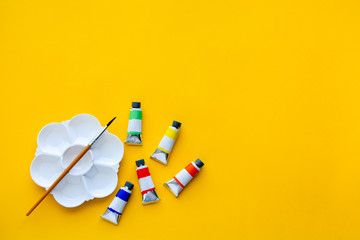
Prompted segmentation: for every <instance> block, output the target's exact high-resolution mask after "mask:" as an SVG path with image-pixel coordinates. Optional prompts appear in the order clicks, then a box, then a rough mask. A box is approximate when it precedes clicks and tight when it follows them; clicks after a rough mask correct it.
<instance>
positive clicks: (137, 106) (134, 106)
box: [132, 102, 141, 108]
mask: <svg viewBox="0 0 360 240" xmlns="http://www.w3.org/2000/svg"><path fill="white" fill-rule="evenodd" d="M132 107H133V108H140V107H141V102H132Z"/></svg>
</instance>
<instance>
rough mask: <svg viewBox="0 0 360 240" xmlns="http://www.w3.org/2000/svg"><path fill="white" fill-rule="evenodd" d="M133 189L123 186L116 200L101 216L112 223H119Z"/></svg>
mask: <svg viewBox="0 0 360 240" xmlns="http://www.w3.org/2000/svg"><path fill="white" fill-rule="evenodd" d="M131 193H132V192H131V190H129V189H128V187H121V188H120V190H119V191H118V193H117V194H116V196H115V198H114V200H113V201H112V202H111V203H110V206H109V207H108V208H107V210H106V211H105V213H104V214H103V215H101V217H102V218H103V219H105V220H107V221H109V222H111V223H114V224H116V225H117V224H119V219H120V216H121V214H122V212H123V210H124V208H125V206H126V204H127V202H128V200H129V198H130V195H131Z"/></svg>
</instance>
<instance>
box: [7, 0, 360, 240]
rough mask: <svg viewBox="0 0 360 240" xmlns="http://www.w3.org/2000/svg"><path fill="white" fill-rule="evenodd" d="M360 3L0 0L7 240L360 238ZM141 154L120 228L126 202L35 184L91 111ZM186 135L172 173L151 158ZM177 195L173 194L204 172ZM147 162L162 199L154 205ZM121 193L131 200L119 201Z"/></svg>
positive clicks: (129, 174)
mask: <svg viewBox="0 0 360 240" xmlns="http://www.w3.org/2000/svg"><path fill="white" fill-rule="evenodd" d="M359 10H360V5H359V1H356V0H353V1H346V0H345V1H313V0H311V1H310V0H309V1H303V0H301V1H280V0H279V1H276V0H275V1H260V0H255V1H250V0H249V1H236V0H233V1H226V0H224V1H209V0H206V1H186V0H185V1H172V0H167V1H14V0H2V1H0V80H1V85H0V102H1V103H0V104H1V127H2V128H1V129H2V130H1V140H0V141H1V142H0V144H1V160H0V161H1V166H0V169H1V170H0V171H1V174H0V183H1V188H0V189H1V204H0V205H1V220H0V238H1V239H25V238H28V239H49V238H52V239H99V238H101V239H291V240H293V239H359V238H360V228H359V223H360V174H359V173H360V161H359V159H360V151H359V144H360V140H359V139H360V108H359V106H360V81H359V77H360V70H359V64H360V57H359V56H360V44H359V43H360V31H359V30H360V29H359V26H360V25H359V24H360V11H359ZM137 100H138V101H141V102H142V106H143V111H144V115H143V119H144V121H143V137H144V146H143V147H129V146H126V147H125V156H124V158H123V160H122V162H121V166H120V170H119V185H118V188H119V187H120V185H123V184H124V182H125V181H126V180H130V181H132V182H134V183H135V189H134V193H133V196H132V197H131V199H130V201H129V203H128V206H127V207H126V209H125V212H124V215H123V217H122V218H121V222H120V225H119V226H113V225H111V224H109V223H107V222H105V221H103V220H102V219H100V217H99V216H100V214H102V213H103V212H104V210H105V209H106V208H107V206H108V205H109V204H110V202H111V201H112V199H113V197H114V195H115V192H114V193H113V194H112V195H110V196H109V197H106V198H104V199H95V200H92V201H90V202H86V203H84V204H83V205H82V206H80V207H78V208H74V209H66V208H64V207H62V206H60V205H59V204H57V202H56V201H55V200H54V198H53V197H52V196H50V197H48V198H47V199H46V200H45V201H44V202H43V203H42V204H41V205H40V206H39V207H38V208H37V209H36V210H35V212H33V214H32V215H31V216H30V217H25V213H26V212H27V210H28V209H29V208H30V207H31V206H32V204H33V203H34V202H35V201H36V200H37V199H38V198H39V197H40V196H41V195H42V194H43V193H44V189H43V188H41V187H39V186H37V185H36V184H35V183H34V182H33V181H32V179H31V177H30V173H29V169H30V164H31V161H32V160H33V158H34V154H35V149H36V146H37V144H36V138H37V134H38V132H39V131H40V129H41V128H42V127H43V126H44V125H46V124H48V123H51V122H61V121H64V120H67V119H70V118H72V117H73V116H75V115H77V114H80V113H89V114H92V115H94V116H96V117H97V118H98V119H99V120H100V121H101V123H103V124H105V123H106V122H107V121H109V119H111V118H112V117H113V116H117V117H118V118H117V120H116V122H114V124H113V125H112V126H111V129H110V132H111V133H114V134H116V135H117V136H118V137H119V138H120V139H121V140H123V141H124V140H125V136H126V130H127V124H128V115H129V109H130V105H131V101H137ZM172 120H178V121H180V122H182V123H183V126H182V128H181V134H180V136H179V138H178V142H177V143H176V145H175V148H174V151H173V154H172V156H171V159H170V161H169V165H168V166H166V167H164V166H162V165H160V164H158V163H156V162H154V161H152V160H150V159H149V156H150V154H151V153H152V152H153V151H154V150H155V148H156V146H157V144H158V143H159V141H160V139H161V137H162V136H163V134H164V133H165V130H166V128H167V127H168V126H169V124H171V122H172ZM197 157H200V158H201V159H202V160H203V161H204V162H205V166H204V167H203V169H202V171H201V172H200V174H199V175H198V176H197V177H196V179H194V181H193V182H192V183H191V184H190V185H189V186H188V187H187V189H185V190H184V192H183V193H182V194H181V195H180V197H179V198H178V199H176V198H174V197H173V196H172V195H171V194H170V193H169V192H168V190H166V189H165V188H164V187H163V186H162V183H163V182H164V181H167V180H169V179H170V178H171V177H172V176H173V175H174V174H175V173H177V172H178V171H179V170H180V169H182V168H183V167H185V165H186V164H188V163H189V162H190V161H192V160H195V159H196V158H197ZM139 158H145V160H146V162H147V163H148V165H149V167H150V171H151V173H152V176H153V180H154V183H155V185H156V187H157V191H158V194H159V196H160V197H161V199H162V200H161V202H160V203H158V204H152V205H148V206H144V207H143V206H142V204H141V200H140V198H141V197H140V196H141V194H140V190H139V186H138V182H137V178H136V174H135V164H134V161H135V160H137V159H139ZM118 188H117V189H118Z"/></svg>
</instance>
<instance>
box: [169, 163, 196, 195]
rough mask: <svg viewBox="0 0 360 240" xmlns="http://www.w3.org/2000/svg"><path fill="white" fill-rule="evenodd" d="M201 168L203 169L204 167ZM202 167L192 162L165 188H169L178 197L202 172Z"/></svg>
mask: <svg viewBox="0 0 360 240" xmlns="http://www.w3.org/2000/svg"><path fill="white" fill-rule="evenodd" d="M197 161H198V160H197ZM199 161H200V160H199ZM201 163H202V162H201ZM200 167H202V165H201V166H200ZM200 167H199V166H197V164H196V163H194V162H191V163H190V164H189V165H187V166H186V167H185V168H184V169H183V170H181V171H180V172H179V173H178V174H176V175H175V176H174V177H173V178H172V179H171V180H170V181H168V182H166V183H164V185H165V187H167V188H168V189H169V190H170V191H171V192H172V193H173V194H174V195H175V196H176V197H178V196H179V194H180V192H181V191H182V190H183V189H184V188H185V187H186V185H188V183H189V182H190V181H191V180H192V179H193V178H194V177H195V176H196V174H197V173H198V172H199V171H200Z"/></svg>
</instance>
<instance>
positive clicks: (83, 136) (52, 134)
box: [30, 114, 124, 207]
mask: <svg viewBox="0 0 360 240" xmlns="http://www.w3.org/2000/svg"><path fill="white" fill-rule="evenodd" d="M101 129H102V127H101V124H100V122H99V121H98V120H97V119H96V118H95V117H93V116H91V115H89V114H80V115H77V116H75V117H73V118H72V119H71V120H67V121H64V122H62V123H50V124H48V125H46V126H45V127H44V128H43V129H41V131H40V133H39V135H38V138H37V143H38V147H37V149H36V153H35V158H34V160H33V161H32V163H31V167H30V174H31V178H32V179H33V180H34V182H35V183H36V184H37V185H39V186H41V187H44V188H45V189H48V188H49V187H50V186H51V184H52V183H53V182H54V181H55V180H56V179H57V178H58V177H59V176H60V174H61V173H62V172H63V171H64V169H65V168H66V167H67V166H68V165H69V164H70V163H71V162H72V160H74V158H75V157H76V156H77V155H78V154H79V153H80V151H81V150H82V149H83V148H84V147H85V146H86V145H87V144H88V143H89V142H90V141H91V140H92V139H93V138H94V136H95V135H97V134H98V133H99V132H100V131H101ZM123 155H124V145H123V143H122V142H121V141H120V139H119V138H118V137H117V136H115V135H113V134H111V133H109V132H108V131H105V133H104V134H103V135H102V136H101V137H100V138H99V139H98V140H97V141H96V142H95V144H94V145H93V146H92V147H91V148H90V150H89V151H88V152H87V153H86V154H85V155H84V156H83V157H82V158H81V160H80V161H79V162H78V163H77V164H76V165H75V166H74V167H73V168H72V169H71V170H70V172H69V173H68V174H67V175H66V176H65V177H64V178H63V179H62V180H61V182H60V183H59V184H58V185H57V186H56V187H55V188H54V189H53V190H52V191H51V194H53V195H54V198H55V200H56V201H57V202H58V203H59V204H60V205H62V206H64V207H77V206H79V205H81V204H82V203H84V202H85V201H88V200H91V199H94V198H103V197H106V196H108V195H110V194H111V193H112V192H113V191H114V190H115V188H116V186H117V183H118V176H117V172H118V169H119V166H120V165H119V164H120V161H121V159H122V158H123Z"/></svg>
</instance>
